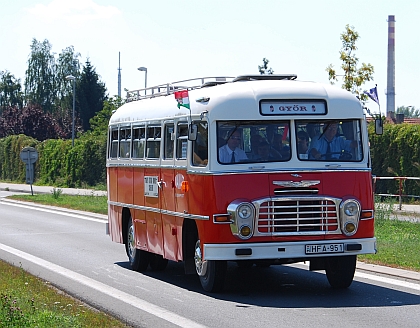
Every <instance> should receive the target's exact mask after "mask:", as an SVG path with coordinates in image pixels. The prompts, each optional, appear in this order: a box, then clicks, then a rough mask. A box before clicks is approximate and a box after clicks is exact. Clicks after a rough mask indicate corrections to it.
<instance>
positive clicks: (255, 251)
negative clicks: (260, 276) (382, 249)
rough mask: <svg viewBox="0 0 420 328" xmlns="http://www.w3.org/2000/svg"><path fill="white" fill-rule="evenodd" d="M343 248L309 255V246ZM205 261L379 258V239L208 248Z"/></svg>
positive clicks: (205, 247)
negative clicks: (340, 250) (375, 255)
mask: <svg viewBox="0 0 420 328" xmlns="http://www.w3.org/2000/svg"><path fill="white" fill-rule="evenodd" d="M328 244H343V245H344V248H343V252H341V253H317V254H306V253H305V248H306V245H319V246H322V245H328ZM203 251H204V256H203V257H204V260H206V261H209V260H226V261H236V260H276V259H294V258H296V259H308V260H309V259H311V258H316V257H327V256H344V255H359V254H375V253H376V238H375V237H373V238H363V239H338V240H337V239H335V240H321V241H298V242H283V243H282V242H276V243H240V244H204V246H203Z"/></svg>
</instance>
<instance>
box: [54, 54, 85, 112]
mask: <svg viewBox="0 0 420 328" xmlns="http://www.w3.org/2000/svg"><path fill="white" fill-rule="evenodd" d="M79 57H80V53H78V52H75V51H74V47H73V46H70V47H67V48H65V49H63V50H62V52H61V53H60V54H59V55H58V60H57V63H56V68H55V80H56V88H57V103H56V105H57V106H60V107H62V108H73V82H72V81H68V80H66V76H69V75H73V76H74V77H75V78H76V79H79V77H80V64H79ZM76 96H77V94H76Z"/></svg>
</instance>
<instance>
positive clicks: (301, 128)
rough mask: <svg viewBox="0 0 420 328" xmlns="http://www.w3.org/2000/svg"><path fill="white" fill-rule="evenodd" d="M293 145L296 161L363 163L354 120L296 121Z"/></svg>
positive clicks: (356, 123) (358, 128)
mask: <svg viewBox="0 0 420 328" xmlns="http://www.w3.org/2000/svg"><path fill="white" fill-rule="evenodd" d="M296 141H297V143H296V148H297V154H298V158H299V159H300V160H310V161H350V162H357V161H361V160H362V159H363V152H362V139H361V129H360V122H359V121H358V120H341V121H340V120H322V121H321V120H317V121H313V120H312V121H297V122H296Z"/></svg>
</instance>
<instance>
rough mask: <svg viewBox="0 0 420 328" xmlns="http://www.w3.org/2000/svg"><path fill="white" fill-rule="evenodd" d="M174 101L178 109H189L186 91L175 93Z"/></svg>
mask: <svg viewBox="0 0 420 328" xmlns="http://www.w3.org/2000/svg"><path fill="white" fill-rule="evenodd" d="M175 99H176V101H177V102H178V105H177V106H178V108H181V106H183V107H185V108H188V109H190V98H188V90H182V91H175Z"/></svg>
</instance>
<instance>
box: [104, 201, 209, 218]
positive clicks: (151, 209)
mask: <svg viewBox="0 0 420 328" xmlns="http://www.w3.org/2000/svg"><path fill="white" fill-rule="evenodd" d="M108 205H114V206H119V207H127V208H132V209H135V210H140V211H146V212H152V213H160V214H165V215H172V216H176V217H180V218H184V219H194V220H209V219H210V217H209V216H206V215H198V214H189V213H181V212H174V211H168V210H164V209H160V208H156V207H149V206H142V205H134V204H126V203H121V202H113V201H110V200H109V201H108Z"/></svg>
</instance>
